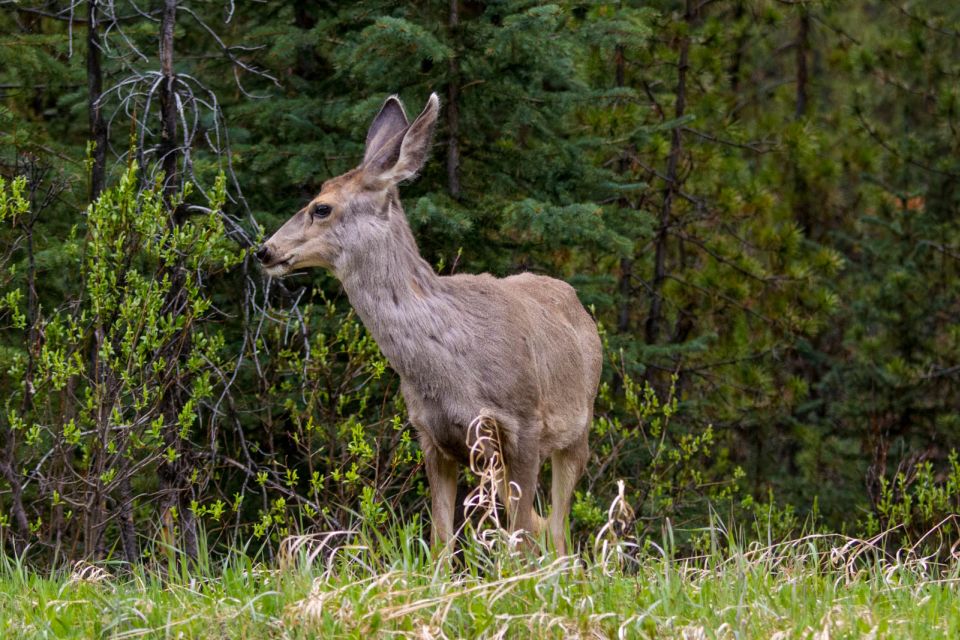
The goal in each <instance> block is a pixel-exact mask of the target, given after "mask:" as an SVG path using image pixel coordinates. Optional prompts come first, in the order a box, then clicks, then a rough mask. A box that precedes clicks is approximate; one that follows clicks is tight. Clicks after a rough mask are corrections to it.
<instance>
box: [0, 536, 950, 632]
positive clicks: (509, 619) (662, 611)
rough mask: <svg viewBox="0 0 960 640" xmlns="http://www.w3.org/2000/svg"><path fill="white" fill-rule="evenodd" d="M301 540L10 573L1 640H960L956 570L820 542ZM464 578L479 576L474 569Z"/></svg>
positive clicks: (2, 577) (0, 605)
mask: <svg viewBox="0 0 960 640" xmlns="http://www.w3.org/2000/svg"><path fill="white" fill-rule="evenodd" d="M387 531H388V532H387V533H375V532H374V533H369V534H363V533H357V534H351V535H346V534H344V535H333V536H314V537H300V538H292V539H290V540H288V541H287V542H286V543H285V544H284V545H283V548H282V550H281V551H282V553H281V555H280V557H279V558H277V559H275V560H273V561H270V562H262V563H260V562H255V561H254V560H252V559H251V558H250V557H249V556H247V555H244V554H240V553H237V554H233V555H230V556H229V557H227V558H226V559H223V560H221V561H219V562H217V563H214V562H213V561H212V560H211V559H210V557H209V556H204V557H203V558H201V560H200V561H199V562H197V563H195V564H193V566H192V567H191V568H190V569H185V568H182V567H181V568H179V569H174V570H173V571H170V570H169V567H168V568H167V569H164V568H163V567H161V566H159V565H158V566H154V567H152V568H150V567H138V568H135V569H133V570H128V569H123V568H121V567H116V566H102V567H95V566H91V565H78V566H76V567H74V568H72V569H70V570H64V571H57V572H54V573H53V574H52V575H47V576H44V575H41V574H40V573H38V572H37V571H35V570H30V569H28V568H26V567H25V566H24V565H22V564H21V563H18V562H15V561H11V560H6V561H5V562H3V564H2V567H0V635H2V637H4V638H61V637H63V638H96V637H117V638H138V637H149V638H161V637H162V638H180V637H183V638H212V637H223V638H312V637H321V638H330V637H351V638H373V637H395V636H398V637H415V638H434V637H449V638H458V637H491V638H499V637H504V638H514V637H531V638H543V637H555V638H571V637H583V638H592V637H596V638H608V637H618V636H619V637H626V638H687V639H692V638H697V639H699V638H704V639H706V638H811V639H824V640H825V639H826V638H864V637H868V638H914V639H921V638H956V637H960V597H958V593H957V588H958V582H960V572H958V569H957V566H956V562H955V561H954V564H953V565H951V566H946V567H945V566H943V565H935V564H933V563H931V562H929V561H924V560H923V559H917V558H915V559H911V560H909V561H908V560H906V559H899V560H892V559H886V560H885V559H882V554H880V553H879V552H877V551H876V548H875V547H873V546H872V545H870V544H869V543H868V542H862V541H856V540H850V539H846V538H840V537H835V536H834V537H830V536H808V537H805V538H801V539H798V540H795V541H792V542H789V543H784V544H780V545H773V546H769V547H761V546H757V545H755V546H753V547H750V548H748V549H746V550H741V549H737V548H736V547H735V546H734V545H733V544H732V543H731V540H730V539H729V538H726V539H723V546H724V548H725V550H724V551H714V552H713V553H710V554H708V555H705V556H700V557H696V558H690V559H684V560H676V559H670V558H669V557H667V555H668V554H663V553H658V552H657V551H656V549H659V547H658V546H657V545H648V546H649V547H650V549H653V551H644V552H641V553H634V552H635V551H636V549H635V548H633V547H631V546H629V545H626V544H624V543H610V542H609V541H608V542H607V544H606V546H604V545H600V546H599V547H596V548H591V549H589V550H588V551H587V552H585V553H583V554H581V556H579V557H578V558H576V559H556V558H552V557H549V556H548V557H546V558H544V559H540V558H534V557H532V556H531V555H529V554H528V553H527V552H514V553H510V552H509V551H508V550H506V549H504V548H503V545H502V544H499V543H494V544H493V547H494V548H493V550H488V549H485V548H484V547H483V546H482V545H480V544H479V543H476V542H473V543H470V544H467V545H466V559H465V562H463V563H462V564H461V565H459V567H460V568H459V569H455V568H452V565H451V563H450V562H447V561H442V560H441V561H437V560H434V559H433V558H432V556H431V554H430V552H429V549H428V548H427V547H426V545H425V543H424V542H423V541H422V539H421V537H420V535H419V533H420V531H419V530H418V529H416V528H414V527H412V526H407V527H399V526H397V527H394V528H392V529H390V528H388V530H387ZM464 567H466V568H464Z"/></svg>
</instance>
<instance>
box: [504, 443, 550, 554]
mask: <svg viewBox="0 0 960 640" xmlns="http://www.w3.org/2000/svg"><path fill="white" fill-rule="evenodd" d="M539 475H540V461H539V460H533V461H526V460H525V461H513V462H512V464H509V465H508V466H507V474H506V476H505V475H504V474H502V473H501V474H500V480H499V482H498V485H499V487H498V493H499V494H500V499H501V500H502V502H503V503H504V506H505V507H506V512H507V529H508V530H509V531H510V532H511V533H512V532H514V531H519V530H520V529H522V530H524V531H526V532H527V533H529V534H531V535H533V536H534V537H537V536H539V535H540V534H541V533H542V532H543V531H544V530H545V529H546V526H545V525H546V521H545V520H544V519H543V518H541V517H540V515H539V514H538V513H537V511H536V509H535V508H534V506H533V501H534V498H535V497H536V495H537V478H538V477H539ZM505 477H509V480H510V481H509V482H506V481H505Z"/></svg>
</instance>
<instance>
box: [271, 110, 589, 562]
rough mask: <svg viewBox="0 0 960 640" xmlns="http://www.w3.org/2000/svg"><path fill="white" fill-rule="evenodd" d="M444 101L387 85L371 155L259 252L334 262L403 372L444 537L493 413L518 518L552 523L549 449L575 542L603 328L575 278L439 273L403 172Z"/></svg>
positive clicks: (528, 523)
mask: <svg viewBox="0 0 960 640" xmlns="http://www.w3.org/2000/svg"><path fill="white" fill-rule="evenodd" d="M438 112H439V100H438V99H437V97H436V94H434V95H431V96H430V100H429V101H428V102H427V106H426V108H425V109H424V111H423V113H421V114H420V116H419V117H418V118H417V119H416V120H415V121H414V122H413V124H410V125H407V120H406V115H405V114H404V111H403V106H402V105H401V104H400V101H399V100H397V99H396V98H395V97H391V98H389V99H388V100H387V102H386V103H385V104H384V106H383V108H382V109H381V111H380V113H379V114H378V116H377V117H376V118H375V119H374V121H373V124H372V125H371V127H370V132H369V133H368V135H367V150H366V154H365V155H364V163H363V164H362V165H361V166H360V167H359V168H357V169H354V170H353V171H351V172H349V173H346V174H344V175H342V176H340V177H338V178H333V179H331V180H328V181H327V182H326V183H324V185H323V188H322V189H321V191H320V194H319V195H318V196H317V197H316V198H315V199H314V201H313V202H311V204H310V205H308V206H307V207H306V208H305V209H303V210H301V211H300V212H298V213H297V214H295V215H294V216H293V217H292V218H291V219H290V220H289V221H287V223H286V224H284V225H283V227H281V228H280V229H279V230H278V231H277V232H276V233H275V234H274V235H273V237H271V238H270V239H269V240H268V241H267V242H266V243H265V244H264V246H263V248H262V249H261V250H260V252H258V257H260V259H261V261H262V262H263V264H264V266H265V268H266V269H267V271H268V273H271V274H272V275H283V274H286V273H288V272H290V271H291V270H293V269H297V268H302V267H310V266H322V267H326V268H328V269H331V270H332V271H333V272H334V273H335V274H336V276H337V277H338V278H339V279H340V281H341V282H342V283H343V287H344V290H345V291H346V292H347V295H348V297H349V298H350V301H351V304H352V305H353V306H354V308H355V309H356V311H357V313H358V315H359V316H360V318H361V320H362V321H363V323H364V325H365V326H366V327H367V329H368V330H369V331H370V333H371V334H372V335H373V337H374V338H375V339H376V341H377V344H378V345H379V346H380V349H381V351H382V352H383V354H384V355H385V356H386V358H387V359H388V360H389V361H390V364H391V366H392V367H393V368H394V369H395V370H396V371H397V372H398V373H399V374H400V379H401V391H402V393H403V397H404V399H405V400H406V403H407V409H408V411H409V414H410V421H411V423H412V424H413V425H414V427H415V428H416V430H417V433H418V434H419V438H420V443H421V446H422V447H423V452H424V463H425V466H426V471H427V477H428V480H429V482H430V489H431V494H432V496H431V498H432V519H433V521H432V525H433V537H434V541H435V542H440V543H450V542H451V541H452V539H453V513H454V507H455V505H454V502H455V496H456V480H457V471H458V466H459V465H460V464H463V463H465V461H466V459H467V453H468V449H469V446H470V444H471V443H470V442H468V437H469V436H468V426H469V425H470V423H471V422H472V421H473V420H474V419H475V418H476V417H477V416H479V415H480V414H482V413H483V414H486V415H487V416H489V417H491V418H492V419H493V420H495V422H496V424H497V425H498V427H499V432H500V434H501V439H502V442H501V449H502V454H503V460H504V462H505V467H506V471H507V475H508V478H509V480H510V481H512V482H515V483H516V484H517V486H519V488H520V492H521V494H520V498H519V500H518V501H517V504H516V505H515V506H514V507H513V508H511V509H510V513H509V517H510V526H511V528H512V529H524V530H526V531H529V532H532V533H534V534H537V533H540V532H541V531H542V530H543V527H544V521H543V520H542V519H541V518H540V517H539V516H538V515H537V514H536V512H535V510H534V508H533V498H534V494H535V492H536V487H537V477H538V475H539V470H540V467H541V465H542V464H543V462H544V460H545V459H546V458H547V457H548V456H549V457H550V458H551V461H552V468H553V486H552V513H551V515H550V518H549V521H548V523H547V526H548V528H549V531H550V534H551V537H552V539H553V542H554V545H555V546H556V549H557V551H558V552H560V553H564V552H565V550H566V544H565V533H566V527H567V525H566V517H567V515H568V513H569V510H570V500H571V496H572V494H573V488H574V485H575V484H576V482H577V480H578V479H579V478H580V476H581V475H582V473H583V470H584V467H585V465H586V462H587V458H588V456H589V449H588V445H587V434H588V432H589V429H590V424H591V421H592V418H593V402H594V398H595V396H596V393H597V385H598V384H599V380H600V367H601V349H600V338H599V336H598V335H597V329H596V326H595V324H594V322H593V320H592V319H591V317H590V315H589V314H588V313H587V312H586V310H585V309H584V308H583V305H581V304H580V302H579V300H578V299H577V295H576V292H575V291H574V290H573V288H572V287H570V285H568V284H566V283H565V282H562V281H560V280H555V279H553V278H548V277H545V276H538V275H533V274H529V273H524V274H520V275H515V276H510V277H508V278H502V279H499V278H494V277H493V276H490V275H488V274H481V275H455V276H438V275H437V274H436V273H434V271H433V269H432V268H431V267H430V265H428V264H427V262H426V261H424V260H423V258H422V257H421V256H420V253H419V251H418V249H417V245H416V242H415V241H414V239H413V235H412V234H411V232H410V227H409V225H408V223H407V220H406V216H405V215H404V213H403V209H402V207H401V206H400V200H399V196H398V194H397V188H396V184H397V183H398V182H399V181H401V180H405V179H408V178H411V177H413V176H414V175H415V174H416V172H417V171H419V170H420V168H421V167H422V166H423V164H424V162H425V161H426V158H427V153H428V151H429V146H430V141H431V138H432V134H433V128H434V125H435V123H436V120H437V114H438ZM317 203H323V204H327V205H329V206H331V207H332V212H331V213H330V215H329V216H328V217H326V218H323V219H317V218H315V217H314V215H313V214H312V211H313V207H314V205H315V204H317Z"/></svg>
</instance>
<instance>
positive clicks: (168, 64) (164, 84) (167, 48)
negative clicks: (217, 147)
mask: <svg viewBox="0 0 960 640" xmlns="http://www.w3.org/2000/svg"><path fill="white" fill-rule="evenodd" d="M176 20H177V0H164V4H163V14H162V16H161V18H160V73H161V75H162V76H163V79H162V81H161V82H160V163H161V167H162V168H163V174H164V183H163V184H164V187H163V191H164V195H165V196H166V198H167V200H168V201H169V200H170V199H172V197H173V196H174V195H175V194H176V192H177V186H178V177H177V155H178V149H179V146H178V145H177V139H176V138H177V100H176V88H177V87H176V84H177V76H176V74H175V73H174V71H173V33H174V28H175V27H176Z"/></svg>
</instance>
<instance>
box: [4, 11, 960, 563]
mask: <svg viewBox="0 0 960 640" xmlns="http://www.w3.org/2000/svg"><path fill="white" fill-rule="evenodd" d="M958 80H960V6H957V5H954V4H953V3H946V2H942V3H941V2H937V3H934V2H917V1H913V2H911V1H909V0H850V1H847V2H840V1H836V0H810V1H802V0H685V1H682V2H681V1H674V0H653V1H651V2H644V3H638V2H620V3H576V2H574V3H559V4H549V3H540V2H528V1H512V0H510V1H501V2H486V3H480V2H472V1H467V0H450V1H449V2H432V1H425V2H416V3H401V2H382V1H367V0H361V1H359V2H349V3H334V2H301V1H298V2H290V3H281V2H253V3H236V4H235V3H233V2H224V3H216V2H193V1H190V0H163V1H160V0H152V1H149V0H148V1H145V2H132V1H126V0H92V1H81V0H76V1H71V2H63V1H59V0H50V1H46V2H30V1H27V0H24V1H22V2H20V1H13V2H11V1H9V0H5V1H3V2H2V3H0V176H2V180H3V181H2V182H0V372H2V378H0V399H2V400H0V402H2V410H0V478H2V492H0V514H2V515H0V536H2V540H3V544H4V547H5V548H6V550H7V551H15V552H18V553H22V552H24V551H27V552H28V554H30V555H31V556H33V557H51V556H52V557H56V558H62V559H75V558H87V559H105V558H116V559H123V560H128V561H139V560H141V559H143V558H145V557H146V556H148V555H149V554H150V553H151V549H152V546H151V544H150V542H151V541H155V540H165V541H168V542H171V543H173V544H176V545H177V547H178V548H182V549H184V550H185V551H186V552H187V553H190V554H196V553H197V550H198V549H200V548H211V549H215V548H225V547H228V546H231V545H239V546H244V545H246V544H250V543H251V541H252V543H253V544H254V545H256V546H262V547H263V548H265V549H267V551H268V552H269V550H270V549H272V548H274V546H275V545H276V544H277V543H278V542H279V541H280V540H281V539H283V538H284V537H286V536H288V535H290V534H296V533H303V532H311V531H325V530H343V529H347V528H351V527H356V526H373V527H376V526H378V525H379V524H381V523H383V522H386V521H387V519H388V518H389V517H390V516H391V514H400V516H401V518H402V519H404V520H407V521H413V520H415V518H416V516H417V514H425V513H426V504H427V503H426V501H425V496H426V491H427V488H426V486H425V485H426V483H425V477H424V474H423V471H422V469H421V465H420V454H419V450H418V447H417V445H416V442H415V436H414V434H413V433H412V430H411V427H410V426H409V425H408V424H407V422H406V416H405V412H404V408H403V406H402V399H401V398H400V396H399V394H398V380H397V378H396V375H395V374H394V373H393V372H392V371H391V370H390V369H389V367H388V365H387V364H386V362H385V361H384V360H383V358H382V356H381V355H380V354H379V352H378V350H377V347H376V345H375V344H374V343H373V342H372V341H371V339H370V338H369V336H368V335H367V334H366V332H365V331H364V330H363V328H362V326H360V324H359V323H358V321H357V319H356V317H355V316H354V315H353V314H352V313H351V311H350V308H349V305H348V304H347V301H346V298H345V296H344V295H343V294H342V292H341V290H340V288H339V285H338V284H337V282H336V281H335V280H334V279H333V278H332V277H331V276H330V275H328V274H325V273H323V272H321V271H319V270H317V271H311V272H309V273H304V274H302V275H297V276H295V277H291V278H287V279H283V280H280V281H271V280H269V279H267V278H266V277H265V276H264V275H263V273H262V272H261V271H260V270H259V269H258V268H257V267H256V265H255V261H254V260H253V259H252V257H251V249H253V248H255V247H256V246H257V245H258V243H259V242H260V241H261V240H262V239H263V238H264V235H265V234H269V233H270V232H271V231H272V230H274V229H275V228H276V227H277V226H278V225H279V224H280V223H281V222H282V221H284V220H285V219H286V218H287V217H289V216H290V215H291V214H292V213H293V212H295V211H297V210H298V209H299V208H300V207H302V206H303V205H304V204H305V203H306V202H307V201H308V199H309V198H310V197H311V196H312V195H314V194H315V193H316V192H317V191H318V190H319V187H320V184H321V183H322V182H323V180H324V179H326V178H329V177H331V176H334V175H337V174H339V173H341V172H343V171H345V170H347V169H349V168H351V167H353V166H355V165H356V164H357V163H358V161H359V160H360V158H361V157H362V145H363V140H364V133H365V131H366V126H367V125H368V123H369V122H370V119H371V118H372V116H373V115H374V114H375V113H376V111H377V109H378V108H379V106H380V104H381V103H382V101H383V100H384V98H385V97H386V96H387V95H390V94H393V93H397V94H399V95H400V96H401V98H402V99H403V100H404V101H405V103H406V104H407V106H408V110H409V111H411V112H416V111H418V110H419V108H420V107H421V105H422V104H423V103H424V101H425V99H426V97H427V95H429V92H431V91H437V92H438V93H439V94H440V95H441V98H442V104H443V111H442V115H441V122H440V126H439V129H438V135H437V138H436V145H435V150H434V154H433V157H432V159H431V160H430V161H429V162H428V164H427V166H426V168H425V170H424V172H423V174H422V176H420V177H419V178H418V179H417V180H416V181H415V182H413V183H411V184H410V185H408V186H405V187H404V188H403V189H402V192H401V193H402V197H403V200H404V203H405V207H406V211H407V215H408V217H409V219H410V222H411V225H412V226H413V228H414V232H415V235H416V237H417V239H418V242H419V244H420V247H421V250H422V252H423V254H424V256H425V257H426V258H427V260H428V261H430V262H431V264H434V265H435V266H436V268H437V270H438V271H439V272H440V273H442V274H450V273H454V272H481V271H488V272H490V273H493V274H495V275H507V274H511V273H516V272H519V271H534V272H537V273H543V274H548V275H551V276H554V277H558V278H562V279H565V280H567V281H568V282H570V283H571V284H572V285H574V286H575V287H576V289H577V291H578V293H579V295H580V297H581V300H582V301H583V302H584V303H585V304H586V305H588V306H589V307H590V308H591V310H592V312H593V313H594V315H595V317H596V318H597V320H598V322H599V323H600V324H601V325H602V331H603V336H604V340H605V347H606V356H607V358H606V362H605V368H604V379H603V384H602V389H601V394H600V398H599V399H598V403H597V412H596V420H595V424H594V426H593V432H592V435H591V442H592V447H593V454H592V458H591V461H590V463H589V466H588V469H587V473H586V476H585V477H584V479H583V480H582V481H581V483H580V485H579V489H578V492H577V498H576V504H575V506H574V509H573V528H574V534H573V535H574V539H575V540H577V541H583V540H585V539H588V538H589V537H590V536H591V535H593V534H594V533H595V532H596V530H597V528H598V527H599V526H600V525H601V524H602V523H604V522H606V521H607V506H608V505H609V504H610V502H611V500H612V499H613V498H614V497H615V496H616V495H617V491H618V489H617V480H624V481H625V497H626V500H627V502H628V503H629V505H630V507H631V509H632V511H631V513H632V521H631V522H629V523H628V524H629V526H630V527H632V528H634V529H635V532H636V534H637V535H638V536H640V537H641V539H642V538H643V537H644V536H647V535H649V534H651V533H657V534H658V535H659V532H660V530H661V527H662V526H664V523H665V522H669V523H670V526H671V527H672V529H673V530H675V531H676V532H677V536H678V540H679V544H680V545H681V546H683V547H684V548H688V549H690V548H696V547H698V545H702V544H705V542H704V540H703V538H702V531H703V529H702V528H703V526H704V525H705V523H707V522H708V521H709V520H710V519H711V517H712V516H713V515H715V514H716V515H720V516H721V517H722V518H723V519H724V521H726V522H728V523H737V522H744V523H752V522H754V521H755V520H756V521H761V522H763V523H764V524H763V527H764V530H763V531H758V532H757V534H758V535H761V536H763V537H766V538H769V537H776V538H781V537H786V536H790V535H796V534H797V533H798V532H800V531H801V530H826V531H839V532H846V533H850V534H857V535H867V536H869V535H873V534H876V533H878V532H880V531H883V530H886V529H888V528H890V527H894V526H895V527H896V529H895V532H894V535H892V536H887V537H886V538H885V540H886V541H887V543H888V544H893V545H898V544H912V543H915V542H916V541H917V540H919V539H921V537H922V535H923V534H924V533H925V532H927V531H929V530H930V529H931V527H933V526H935V525H938V524H940V525H942V526H941V529H940V531H942V532H944V533H946V534H947V536H948V539H956V535H957V529H956V523H955V522H954V523H952V524H951V523H950V522H949V521H948V522H947V524H946V525H944V524H943V523H944V519H946V518H948V517H949V516H950V515H951V514H953V513H955V512H957V510H958V508H960V463H958V460H957V456H956V453H955V450H956V448H957V447H958V446H960V393H958V392H960V324H958V322H957V320H958V318H960V273H958V267H960V224H958V207H960V186H958V185H960V183H958V177H960V154H958V144H960V131H958V127H960V121H958V118H960V82H958ZM548 477H549V471H548V470H547V471H545V473H544V474H543V478H544V479H547V478H548ZM463 481H464V485H465V486H467V485H468V484H469V481H470V478H469V476H467V477H465V478H464V479H463Z"/></svg>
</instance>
